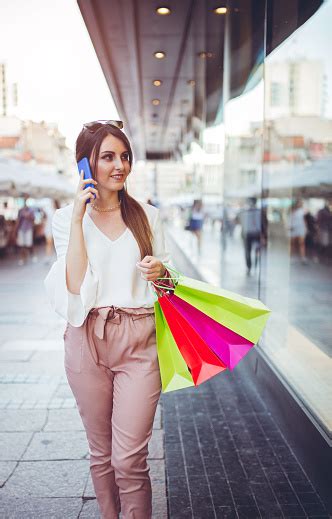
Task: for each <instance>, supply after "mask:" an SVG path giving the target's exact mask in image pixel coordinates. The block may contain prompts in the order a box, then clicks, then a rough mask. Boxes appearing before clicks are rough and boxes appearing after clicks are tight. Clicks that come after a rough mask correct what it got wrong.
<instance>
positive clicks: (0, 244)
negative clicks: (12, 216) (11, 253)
mask: <svg viewBox="0 0 332 519" xmlns="http://www.w3.org/2000/svg"><path fill="white" fill-rule="evenodd" d="M8 239H9V233H8V229H7V223H6V219H5V217H4V215H3V214H0V256H4V255H5V253H6V250H7V245H8Z"/></svg>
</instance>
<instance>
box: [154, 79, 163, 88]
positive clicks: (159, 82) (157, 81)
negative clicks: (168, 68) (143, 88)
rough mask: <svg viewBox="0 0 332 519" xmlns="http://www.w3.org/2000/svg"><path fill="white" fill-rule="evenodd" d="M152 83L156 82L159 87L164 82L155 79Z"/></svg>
mask: <svg viewBox="0 0 332 519" xmlns="http://www.w3.org/2000/svg"><path fill="white" fill-rule="evenodd" d="M152 83H153V84H154V86H157V87H158V86H161V85H162V83H163V82H162V81H161V80H160V79H154V80H153V81H152Z"/></svg>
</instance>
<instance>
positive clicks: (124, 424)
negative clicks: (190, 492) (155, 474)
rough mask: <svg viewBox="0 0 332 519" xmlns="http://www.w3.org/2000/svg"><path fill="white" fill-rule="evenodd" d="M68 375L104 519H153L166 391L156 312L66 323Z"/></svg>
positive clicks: (117, 312)
mask: <svg viewBox="0 0 332 519" xmlns="http://www.w3.org/2000/svg"><path fill="white" fill-rule="evenodd" d="M64 342H65V370H66V374H67V379H68V383H69V385H70V388H71V390H72V392H73V394H74V396H75V399H76V402H77V406H78V410H79V413H80V415H81V418H82V421H83V425H84V428H85V431H86V435H87V440H88V444H89V453H90V470H91V477H92V481H93V485H94V489H95V493H96V497H97V501H98V504H99V508H100V512H101V516H102V519H115V518H118V514H119V512H120V509H121V513H122V517H123V519H150V518H151V508H152V506H151V502H152V490H151V481H150V476H149V470H150V469H149V466H148V464H147V455H148V442H149V440H150V438H151V435H152V426H153V419H154V416H155V411H156V407H157V403H158V400H159V396H160V391H161V382H160V372H159V364H158V357H157V350H156V335H155V320H154V313H153V308H116V307H103V308H95V309H93V310H92V311H91V312H90V313H89V315H88V317H87V318H86V320H85V322H84V323H83V325H82V326H80V327H78V328H77V327H73V326H71V325H70V324H68V325H67V328H66V331H65V334H64Z"/></svg>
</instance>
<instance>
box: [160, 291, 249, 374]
mask: <svg viewBox="0 0 332 519" xmlns="http://www.w3.org/2000/svg"><path fill="white" fill-rule="evenodd" d="M170 298H171V301H172V304H173V307H175V308H176V309H177V310H178V311H179V312H180V313H181V315H182V316H183V318H184V319H186V321H187V323H188V324H189V325H190V326H191V327H192V328H193V329H194V330H195V331H196V332H197V333H198V335H199V336H200V337H201V339H202V340H203V341H204V342H205V344H206V345H207V346H208V347H209V348H210V349H211V350H212V351H213V352H214V353H215V354H216V355H217V357H219V359H220V360H222V361H223V363H224V364H225V365H226V366H227V368H229V369H233V368H235V366H236V365H237V364H238V363H239V362H240V360H241V359H242V358H243V357H244V356H245V355H246V354H247V353H248V352H249V351H250V350H251V348H252V347H253V346H254V343H253V342H250V341H248V339H245V338H244V337H242V336H241V335H239V334H237V333H235V332H233V331H232V330H230V329H229V328H227V327H226V326H223V325H222V324H220V323H218V322H217V321H215V320H214V319H212V318H211V317H209V316H208V315H206V314H204V313H203V312H202V311H201V310H198V309H197V308H195V307H194V306H193V305H191V304H189V303H187V302H186V301H184V300H183V299H181V298H180V297H178V296H176V295H175V294H172V295H170Z"/></svg>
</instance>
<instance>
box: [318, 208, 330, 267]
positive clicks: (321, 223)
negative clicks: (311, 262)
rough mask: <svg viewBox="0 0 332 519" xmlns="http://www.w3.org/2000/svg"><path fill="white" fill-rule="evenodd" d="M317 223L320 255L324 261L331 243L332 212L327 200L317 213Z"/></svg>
mask: <svg viewBox="0 0 332 519" xmlns="http://www.w3.org/2000/svg"><path fill="white" fill-rule="evenodd" d="M317 225H318V242H319V249H320V255H321V257H322V259H323V260H324V261H327V260H328V251H329V247H330V246H331V244H332V212H331V210H330V206H329V203H328V201H327V200H326V201H325V202H324V207H322V209H320V210H319V211H318V213H317Z"/></svg>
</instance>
